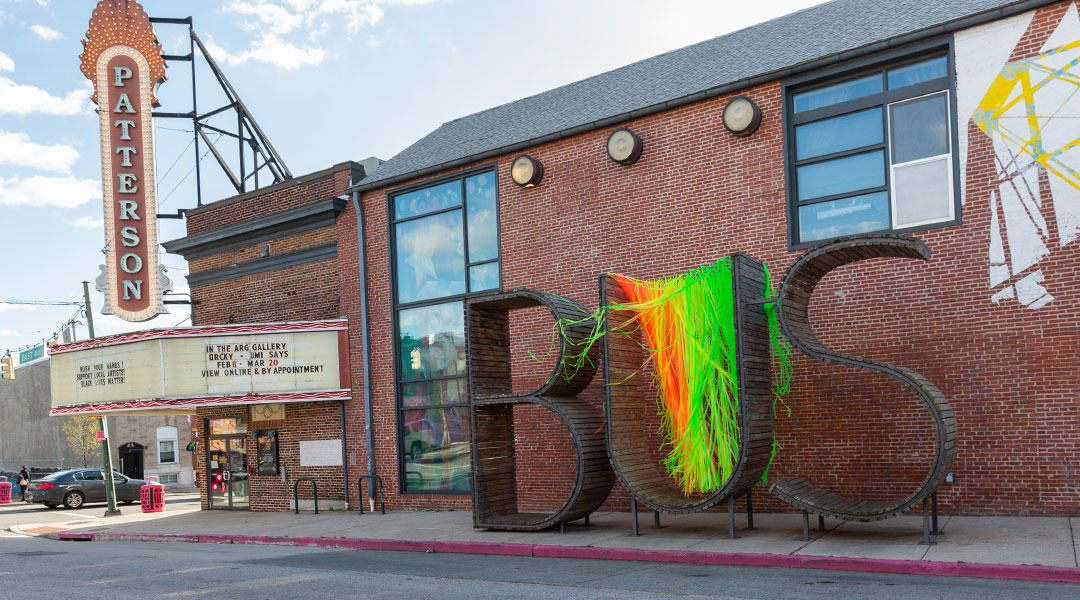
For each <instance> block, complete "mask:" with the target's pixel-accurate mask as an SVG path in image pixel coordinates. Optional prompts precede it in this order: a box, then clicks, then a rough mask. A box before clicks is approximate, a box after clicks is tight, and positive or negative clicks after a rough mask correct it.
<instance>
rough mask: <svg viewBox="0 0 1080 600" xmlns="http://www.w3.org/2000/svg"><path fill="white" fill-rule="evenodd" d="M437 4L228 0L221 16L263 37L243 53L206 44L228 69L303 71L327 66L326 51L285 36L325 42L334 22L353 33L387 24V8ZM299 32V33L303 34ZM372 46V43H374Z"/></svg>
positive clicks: (428, 0)
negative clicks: (247, 65) (254, 64)
mask: <svg viewBox="0 0 1080 600" xmlns="http://www.w3.org/2000/svg"><path fill="white" fill-rule="evenodd" d="M437 1H438V0H229V1H228V2H227V3H226V4H225V5H224V7H223V8H222V11H223V12H225V13H231V14H236V15H241V16H243V18H244V20H243V21H242V22H241V23H240V28H241V29H243V30H245V31H251V32H259V33H258V37H257V38H256V39H255V40H254V41H252V43H251V46H250V47H249V48H248V49H247V50H245V51H241V52H229V51H227V50H225V49H224V48H222V47H221V46H217V45H211V44H207V47H208V48H209V50H210V51H211V53H212V54H213V55H214V56H215V57H219V58H221V60H223V61H224V62H226V63H228V64H233V65H235V64H240V63H244V62H248V61H251V60H254V61H258V62H265V63H268V64H272V65H276V66H277V67H280V68H282V69H298V68H300V67H301V66H304V65H316V64H319V63H320V62H322V60H323V58H324V57H325V56H326V51H325V50H323V49H322V48H320V47H317V46H304V47H299V46H297V45H295V44H293V43H292V42H290V41H288V40H286V39H283V38H282V37H281V36H284V35H287V34H290V33H294V32H296V33H306V36H307V39H308V41H309V42H314V41H316V40H319V39H321V38H322V37H323V36H324V35H325V34H326V33H327V32H328V30H329V28H330V27H331V25H332V24H334V23H344V24H345V27H346V29H347V30H348V32H349V33H350V34H351V33H356V32H357V31H359V30H360V29H361V28H362V27H364V26H369V25H374V24H376V23H378V22H379V21H380V20H382V18H383V15H384V12H383V9H382V6H385V5H390V4H397V5H409V6H418V5H423V4H430V3H432V2H437ZM298 30H299V31H298ZM369 43H370V42H369Z"/></svg>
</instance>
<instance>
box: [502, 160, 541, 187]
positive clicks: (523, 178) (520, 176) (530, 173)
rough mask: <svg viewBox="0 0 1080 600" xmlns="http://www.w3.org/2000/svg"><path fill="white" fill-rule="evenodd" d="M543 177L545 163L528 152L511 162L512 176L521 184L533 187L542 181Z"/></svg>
mask: <svg viewBox="0 0 1080 600" xmlns="http://www.w3.org/2000/svg"><path fill="white" fill-rule="evenodd" d="M543 177H544V165H542V164H540V161H538V160H536V159H535V158H533V157H531V156H529V155H528V154H522V155H520V156H518V157H517V158H515V159H514V162H513V163H511V164H510V178H511V179H513V180H514V183H516V184H518V185H520V186H524V187H533V186H534V185H536V184H538V183H540V180H541V179H543Z"/></svg>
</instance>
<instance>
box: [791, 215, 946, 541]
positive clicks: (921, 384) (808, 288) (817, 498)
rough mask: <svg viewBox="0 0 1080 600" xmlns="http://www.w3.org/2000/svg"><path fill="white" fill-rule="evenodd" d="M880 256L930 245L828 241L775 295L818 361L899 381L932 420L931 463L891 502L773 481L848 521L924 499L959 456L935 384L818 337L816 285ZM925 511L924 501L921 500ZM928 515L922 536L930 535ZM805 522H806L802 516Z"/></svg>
mask: <svg viewBox="0 0 1080 600" xmlns="http://www.w3.org/2000/svg"><path fill="white" fill-rule="evenodd" d="M879 257H896V258H917V259H921V260H928V259H929V258H930V250H929V249H928V248H927V247H926V246H925V245H924V244H923V243H922V242H920V241H919V240H917V239H914V238H905V237H898V236H887V235H870V236H860V237H856V238H848V239H845V240H840V241H835V242H830V243H827V244H824V245H821V246H818V247H817V248H814V249H812V250H810V251H809V252H807V253H806V254H804V255H803V256H802V257H800V258H799V259H798V260H797V261H795V264H793V265H792V266H791V268H790V269H788V272H787V273H786V274H785V275H784V279H783V282H782V283H781V284H780V290H779V293H778V295H777V305H778V309H779V310H778V312H779V318H780V327H781V329H782V330H783V332H784V335H786V336H787V338H788V340H789V341H790V342H791V344H792V345H793V346H795V347H796V348H798V349H799V350H800V351H801V352H803V353H804V354H807V355H809V356H812V357H814V358H817V359H819V360H824V361H829V362H834V363H839V364H842V365H847V366H851V367H858V368H860V369H870V370H872V371H878V372H881V373H884V374H886V375H888V376H890V377H893V378H895V379H898V380H900V381H901V382H903V383H904V384H905V385H907V386H908V387H909V388H910V389H911V391H913V392H915V394H916V395H918V396H919V398H921V399H922V401H923V402H924V403H925V405H926V408H927V410H929V411H930V414H931V416H932V417H933V419H934V429H935V431H934V432H935V438H936V449H937V451H936V457H935V460H934V464H933V467H932V468H931V469H930V472H929V473H928V474H927V476H926V478H925V479H924V480H923V482H922V484H921V485H919V487H918V488H917V489H915V490H914V491H912V492H911V493H910V494H908V495H907V496H905V497H903V498H898V499H895V500H891V501H887V502H861V501H859V500H855V499H850V498H844V497H842V496H839V495H837V494H834V493H832V492H829V491H826V490H823V489H821V488H818V487H815V486H814V485H812V484H810V483H807V482H806V481H803V480H802V479H801V478H798V477H794V478H791V479H786V480H783V481H779V482H777V483H775V484H773V486H772V488H771V491H772V492H773V493H774V494H776V495H777V496H779V497H780V498H781V499H782V500H784V501H786V502H788V503H790V504H792V505H794V506H796V507H798V508H800V509H802V510H803V511H804V518H805V513H816V514H818V515H824V516H829V517H834V518H837V519H843V520H848V521H876V520H881V519H887V518H889V517H894V516H897V515H899V514H902V513H903V512H905V511H907V510H908V509H910V508H912V507H914V506H915V505H916V504H918V503H919V502H920V501H925V500H926V499H927V498H928V497H929V496H930V495H932V494H934V493H935V492H936V491H937V488H938V486H939V485H941V483H942V481H944V479H945V476H946V475H947V474H948V473H949V471H950V470H951V469H952V466H953V461H954V460H955V459H956V449H957V432H956V417H955V416H954V415H953V411H952V409H951V408H950V407H949V402H948V400H946V399H945V396H944V395H943V394H942V393H941V390H939V389H938V387H937V386H936V385H934V384H933V383H931V382H930V381H929V380H927V379H926V378H925V377H923V376H922V375H920V374H918V373H916V372H915V371H912V370H911V369H907V368H904V367H898V366H894V365H890V364H888V363H884V362H879V361H874V360H868V359H865V358H859V357H856V356H850V355H847V354H842V353H839V352H835V351H833V350H831V349H829V348H828V347H826V346H825V345H824V344H822V343H821V341H820V340H818V338H817V336H815V335H814V331H813V328H812V327H811V325H810V319H809V316H808V314H809V313H808V308H809V304H810V297H811V295H812V294H813V292H814V287H815V286H816V285H817V284H818V282H819V281H821V279H822V278H823V277H825V275H827V274H828V273H829V272H830V271H832V270H833V269H836V268H837V267H841V266H843V265H846V264H850V263H854V262H858V261H861V260H868V259H871V258H879ZM923 514H924V517H925V515H926V504H925V502H924V504H923ZM925 521H926V519H925V518H924V539H928V534H927V533H926V532H927V530H926V527H925ZM804 523H805V521H804Z"/></svg>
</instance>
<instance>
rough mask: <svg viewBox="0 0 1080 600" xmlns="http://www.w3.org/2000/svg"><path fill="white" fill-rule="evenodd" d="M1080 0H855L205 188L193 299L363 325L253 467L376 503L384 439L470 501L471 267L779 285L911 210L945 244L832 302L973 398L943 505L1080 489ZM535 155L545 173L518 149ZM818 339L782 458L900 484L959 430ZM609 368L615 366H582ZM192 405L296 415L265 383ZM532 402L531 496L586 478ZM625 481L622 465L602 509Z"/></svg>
mask: <svg viewBox="0 0 1080 600" xmlns="http://www.w3.org/2000/svg"><path fill="white" fill-rule="evenodd" d="M1077 12H1078V7H1077V3H1076V2H1075V1H1074V0H1068V1H1063V2H1062V1H1057V2H1052V1H1051V2H1048V1H1032V0H1024V1H1015V0H989V1H988V0H979V1H975V0H960V1H955V2H948V3H937V4H927V3H925V2H918V1H915V0H890V1H887V2H877V1H873V2H872V1H869V0H835V1H833V2H830V3H827V4H823V5H820V6H817V7H814V8H810V9H807V10H803V11H800V12H798V13H794V14H792V15H788V16H786V17H782V18H779V19H775V20H772V21H769V22H766V23H762V24H760V25H756V26H754V27H751V28H748V29H745V30H742V31H738V32H735V33H732V34H728V35H725V36H722V37H719V38H715V39H712V40H708V41H705V42H701V43H699V44H696V45H693V46H690V47H687V48H683V49H680V50H676V51H673V52H669V53H667V54H663V55H660V56H657V57H654V58H650V59H647V60H644V61H641V62H638V63H634V64H632V65H628V66H626V67H623V68H620V69H616V70H614V71H611V72H608V73H604V74H601V75H597V76H595V77H592V78H589V79H586V80H583V81H579V82H576V83H572V84H569V85H567V86H563V87H561V88H557V89H554V90H550V91H548V92H544V93H541V94H537V95H535V96H531V97H529V98H525V99H523V100H520V101H517V102H512V103H510V104H506V105H503V106H499V107H496V108H493V109H490V110H487V111H483V112H480V113H477V114H474V115H470V116H466V117H463V118H461V119H457V120H455V121H451V122H449V123H446V124H444V125H443V126H441V127H440V128H438V129H437V130H436V131H434V132H432V133H431V134H429V135H428V136H426V137H424V138H423V139H421V140H419V141H417V142H416V143H414V144H413V145H411V146H410V147H408V148H407V149H405V150H404V151H402V152H401V153H400V154H398V155H397V156H395V157H393V158H391V159H390V160H389V161H387V162H386V163H385V164H382V165H380V166H378V167H377V168H374V169H364V168H360V166H359V165H356V164H354V163H345V164H342V165H338V166H335V167H333V168H331V169H328V170H326V171H321V172H319V173H315V174H312V175H309V176H305V177H300V178H297V179H294V180H291V181H288V182H285V183H283V184H278V185H275V186H272V187H271V188H267V189H264V190H259V191H257V192H252V193H249V194H244V195H241V196H237V197H235V198H230V199H226V200H222V201H220V202H216V203H213V204H209V205H206V206H204V207H201V208H199V209H196V210H193V211H190V212H189V213H188V215H187V217H188V236H187V237H185V238H183V239H181V240H175V241H173V242H170V243H167V244H166V247H167V249H168V250H169V251H170V252H177V253H180V254H182V255H184V256H185V257H186V258H188V260H189V261H190V265H191V269H190V271H191V275H190V277H189V283H190V285H191V289H192V292H191V293H192V298H193V299H194V301H195V309H194V315H195V316H194V322H195V324H196V325H199V326H203V325H213V324H225V323H265V322H275V321H318V320H325V319H335V318H338V317H344V318H345V319H347V323H348V344H347V347H348V352H349V365H350V369H351V373H350V374H351V394H350V397H349V398H348V399H345V400H342V401H340V402H296V403H288V404H284V405H283V407H284V412H283V413H277V414H276V415H275V416H274V419H275V420H273V421H271V422H270V423H272V425H273V427H274V428H275V429H276V431H277V432H278V440H279V448H280V453H281V464H282V466H283V467H284V468H283V469H282V471H281V474H280V476H279V475H273V476H267V477H264V478H258V477H255V476H252V479H251V484H250V485H251V487H250V490H249V492H250V507H251V508H252V509H263V510H282V509H285V508H286V507H287V506H288V502H289V499H290V498H291V493H292V486H293V484H294V483H295V480H296V477H314V478H315V479H316V480H317V481H318V484H319V490H320V500H321V499H322V498H324V497H325V498H326V499H327V500H333V501H337V502H342V501H344V500H345V499H346V495H348V496H349V500H350V504H351V506H353V507H355V506H356V503H357V501H358V498H357V496H356V494H355V492H356V489H357V488H356V481H357V478H358V477H360V476H361V475H364V474H366V473H368V472H369V471H370V470H371V466H372V465H374V470H375V472H377V473H378V474H379V475H380V476H381V477H382V478H383V480H384V481H385V483H386V496H387V506H388V507H389V508H393V509H469V508H471V507H472V503H471V495H470V490H471V485H472V482H471V473H470V464H469V458H468V447H469V412H468V411H469V408H468V401H467V394H466V390H465V376H466V374H467V364H466V361H465V347H464V340H465V335H464V324H463V317H462V312H463V302H464V299H466V298H468V297H470V296H474V295H478V294H484V293H489V292H491V291H493V290H511V289H514V288H518V287H528V288H533V289H537V290H542V291H546V292H552V293H556V294H560V295H564V296H568V297H570V298H573V299H575V300H577V301H579V302H581V303H582V304H584V305H585V306H587V307H589V308H590V309H592V308H595V307H596V306H597V305H598V302H599V300H598V295H597V278H598V276H599V275H601V274H604V273H609V272H617V273H623V274H626V275H629V276H633V277H639V278H657V277H663V276H669V275H673V274H677V273H681V272H685V271H688V270H690V269H694V268H696V267H698V266H701V265H704V264H707V263H711V262H713V261H716V260H718V259H720V258H723V257H725V256H728V255H730V254H732V253H733V252H736V251H742V252H746V253H748V254H750V255H752V256H754V257H756V258H757V259H759V260H761V261H764V263H765V264H766V265H767V267H768V270H769V271H770V272H771V273H772V274H773V275H772V276H773V285H774V286H775V283H776V281H777V280H778V278H779V277H780V276H781V274H783V273H784V271H785V270H786V269H787V268H788V267H789V266H790V265H791V264H792V262H793V261H794V260H795V259H796V258H797V257H798V256H800V255H801V254H802V252H803V251H804V250H805V249H806V248H809V247H813V246H815V245H816V244H819V243H821V242H824V241H829V240H833V239H837V238H843V237H845V236H850V235H857V234H862V233H870V232H888V233H899V234H905V235H912V236H915V237H917V238H919V239H920V240H922V241H923V242H925V243H926V245H927V246H929V247H930V248H931V250H932V251H933V257H932V259H931V260H929V261H927V262H925V263H917V264H916V263H915V262H912V261H904V260H901V259H880V260H876V261H870V262H864V263H859V264H856V265H850V266H846V267H843V268H841V269H839V270H837V271H836V272H834V273H833V274H831V275H829V276H828V277H827V278H826V279H825V280H824V281H823V283H822V284H821V285H820V286H819V287H818V291H817V292H816V294H815V295H814V298H813V302H812V304H811V312H812V315H813V322H814V324H815V326H816V328H817V329H816V331H817V334H818V336H819V337H820V338H821V340H822V341H823V342H825V343H826V344H827V345H829V346H830V347H832V348H834V349H837V350H840V351H843V352H846V353H849V354H852V355H855V356H859V357H864V358H867V359H875V360H881V361H887V362H890V363H893V364H897V365H902V366H905V367H908V368H911V369H914V370H916V371H918V372H919V373H921V374H923V375H924V376H926V377H927V378H928V379H930V380H932V381H933V382H934V383H936V384H937V386H938V387H940V388H941V390H942V391H943V392H944V393H945V395H946V396H947V397H948V399H949V401H950V403H951V405H952V408H953V410H954V411H955V414H956V418H957V422H958V427H959V440H960V441H959V456H958V459H957V462H956V463H955V466H954V469H953V474H952V477H950V478H949V483H947V484H945V485H944V486H943V487H942V488H941V489H940V492H939V493H940V499H941V503H942V509H943V510H944V511H945V512H947V513H949V514H1072V513H1076V512H1077V511H1078V510H1080V467H1078V463H1077V460H1078V459H1077V458H1076V457H1077V456H1078V455H1080V452H1078V451H1080V402H1078V400H1080V399H1078V397H1077V396H1078V393H1080V391H1078V390H1080V372H1078V371H1077V370H1076V369H1075V364H1076V361H1075V358H1074V357H1073V353H1074V351H1075V348H1077V347H1078V346H1080V328H1078V327H1077V325H1076V324H1075V319H1074V318H1073V317H1072V315H1074V314H1076V312H1077V308H1078V307H1077V303H1078V302H1080V300H1078V295H1077V293H1076V292H1077V291H1078V290H1080V287H1078V286H1080V280H1078V279H1080V269H1078V267H1077V265H1080V243H1077V238H1078V237H1080V178H1078V177H1077V172H1078V171H1080V147H1078V146H1077V145H1076V143H1075V137H1076V136H1075V127H1072V126H1071V125H1070V124H1069V123H1070V122H1071V121H1073V120H1075V119H1076V118H1077V117H1080V100H1076V99H1075V98H1074V93H1075V91H1076V87H1077V79H1076V77H1077V75H1076V72H1077V69H1078V68H1080V67H1077V66H1076V65H1077V63H1078V61H1080V18H1078V14H1077ZM725 109H728V111H727V114H726V115H725ZM725 117H726V118H725ZM620 128H627V129H629V130H631V131H632V132H633V134H634V135H633V136H626V135H625V134H624V136H623V138H622V139H623V141H624V142H625V143H628V144H631V146H633V144H634V140H635V139H636V140H638V141H639V142H640V143H641V144H642V146H643V151H641V152H640V156H638V157H637V158H636V160H630V159H626V160H623V161H622V162H617V161H616V160H613V158H612V157H610V156H609V154H608V148H609V139H610V138H611V136H612V135H613V133H615V132H616V130H618V129H620ZM615 145H617V144H615ZM613 151H616V152H617V151H619V148H614V149H613ZM521 155H527V156H528V157H529V159H530V160H526V163H531V165H530V164H526V165H525V166H526V167H529V166H531V168H532V173H530V172H529V169H528V168H525V169H524V170H522V171H520V172H519V175H520V176H521V181H522V182H525V183H527V184H528V185H519V184H517V183H515V181H514V179H513V177H512V165H513V164H514V162H515V160H516V159H518V158H519V157H520V156H521ZM617 157H618V158H626V157H625V155H619V156H617ZM541 165H542V171H541V168H540V166H541ZM530 174H531V175H533V177H532V178H531V179H530ZM539 174H542V176H539V177H537V175H539ZM358 208H359V209H361V213H359V214H358V211H357V209H358ZM551 325H552V323H551V320H550V318H549V317H547V316H546V315H544V314H543V313H542V312H540V311H538V310H533V309H529V310H527V311H521V312H519V313H515V316H514V318H513V321H512V332H513V336H512V339H513V342H512V344H511V345H512V346H513V350H514V356H515V362H514V364H513V368H514V377H515V379H514V385H515V389H518V388H520V389H522V390H524V389H527V388H528V387H529V384H530V383H532V384H535V383H536V381H537V380H538V379H539V378H542V377H543V374H544V373H550V372H551V365H550V364H548V363H550V354H549V353H547V349H548V348H549V344H550V340H551ZM530 351H531V352H532V355H531V356H530V354H529V352H530ZM545 361H548V362H547V363H545ZM793 366H794V373H795V380H794V385H793V389H792V392H791V393H790V395H789V396H788V397H787V399H786V404H787V407H786V408H787V409H790V412H789V411H788V410H786V409H785V408H784V407H779V408H778V410H777V412H776V417H777V418H776V435H777V439H778V442H779V445H780V451H779V454H778V456H777V457H776V460H775V462H774V463H773V465H772V467H771V470H770V474H769V479H770V482H771V481H773V480H776V479H779V478H783V477H787V476H792V475H799V476H801V477H803V478H805V479H807V480H808V481H813V482H814V483H815V484H816V485H818V486H821V487H824V488H827V489H830V490H834V491H836V492H837V493H840V494H846V495H850V496H858V497H860V498H865V499H868V500H876V499H883V498H891V497H898V496H899V497H902V496H904V495H905V494H907V493H908V492H909V491H910V490H911V489H913V488H914V487H915V486H916V485H918V483H919V482H920V481H922V479H923V478H924V476H925V474H926V472H927V469H928V468H929V465H930V463H931V461H932V460H933V458H932V457H933V444H932V443H931V442H932V439H933V428H932V423H931V421H930V419H929V417H928V416H927V414H926V412H925V411H924V410H923V408H922V406H921V405H920V404H919V402H918V400H917V399H916V398H915V397H914V396H913V395H912V394H911V393H910V392H909V391H907V390H906V388H904V387H903V386H902V385H900V384H899V383H897V382H895V381H893V380H891V379H888V378H886V377H884V376H881V375H878V374H874V373H870V372H866V371H860V370H854V369H850V368H844V367H839V366H835V365H829V364H825V363H820V362H816V361H813V360H811V359H809V358H807V357H804V356H800V355H796V356H794V357H793ZM366 373H370V377H367V378H365V374H366ZM365 379H366V380H365ZM601 393H602V389H601V385H600V383H599V382H598V381H597V382H594V383H593V384H592V385H591V386H590V387H589V388H588V389H587V390H586V391H585V392H584V393H583V394H582V396H583V397H585V398H588V399H591V400H592V401H594V402H597V403H598V402H599V401H600V397H601ZM369 413H370V415H371V418H370V419H369V418H368V416H367V415H368V414H369ZM197 415H198V417H199V419H201V420H203V421H204V422H207V423H208V425H207V427H210V425H209V423H210V421H208V420H211V419H224V418H227V417H228V418H234V419H239V421H236V422H234V424H235V423H240V424H242V425H243V426H244V427H245V428H246V429H244V430H243V431H249V430H250V429H253V428H257V429H265V428H266V427H269V425H264V426H259V427H257V426H256V423H255V419H256V418H257V415H255V414H254V412H253V411H252V409H251V408H250V407H249V406H246V405H241V406H229V407H220V408H200V409H198V411H197ZM514 418H515V422H516V424H517V428H516V431H517V435H516V440H515V443H516V447H517V457H518V482H517V486H518V490H517V491H518V496H519V501H520V502H521V504H522V506H523V508H524V507H535V508H537V509H541V508H551V507H553V506H556V505H558V504H559V503H561V502H562V499H563V498H564V497H565V494H566V492H567V491H568V489H569V485H570V482H571V480H572V477H570V476H569V474H568V473H566V470H567V468H568V465H570V464H572V463H571V462H570V459H571V457H572V456H573V454H572V452H573V451H572V449H571V447H570V444H568V443H567V442H568V440H567V437H566V436H567V433H566V430H565V428H563V426H562V425H561V424H560V423H559V421H558V420H557V419H556V418H554V417H553V416H552V415H550V414H548V413H545V412H544V410H543V409H540V408H537V407H528V408H520V407H519V408H516V409H515V413H514ZM242 438H243V439H244V440H245V441H244V442H243V443H244V444H246V452H247V453H249V454H253V453H254V452H255V445H256V440H255V439H254V436H252V435H248V434H246V433H245V434H243V435H242ZM319 440H323V441H335V440H336V441H337V443H338V444H339V445H340V447H341V460H340V461H339V462H338V463H337V465H329V466H304V465H303V464H302V463H303V462H304V461H303V460H300V458H299V455H300V453H301V450H300V448H301V446H299V444H300V443H301V442H309V441H319ZM205 459H206V453H205V448H203V447H202V446H200V450H199V460H200V461H205ZM201 464H204V465H205V462H201ZM342 464H344V468H343V466H342ZM324 490H325V492H324ZM203 491H204V498H205V494H206V488H205V487H204V488H203ZM308 497H310V496H308ZM758 498H761V499H762V500H759V501H760V502H762V503H763V504H764V505H765V507H766V508H768V509H776V510H782V509H785V508H788V507H787V505H785V504H783V503H781V502H779V501H778V500H775V499H770V497H769V494H768V492H767V491H766V489H761V493H760V494H759V495H756V496H755V499H758ZM628 499H629V497H628V495H627V494H626V492H624V491H623V490H621V489H620V488H619V486H618V485H616V488H615V489H614V490H613V491H612V494H611V496H610V497H609V499H608V503H607V507H608V508H611V509H615V510H625V509H627V508H628V506H629V503H628Z"/></svg>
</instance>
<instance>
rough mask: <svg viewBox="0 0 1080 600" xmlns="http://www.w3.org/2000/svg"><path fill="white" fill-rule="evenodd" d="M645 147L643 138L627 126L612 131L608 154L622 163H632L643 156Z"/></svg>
mask: <svg viewBox="0 0 1080 600" xmlns="http://www.w3.org/2000/svg"><path fill="white" fill-rule="evenodd" d="M644 148H645V145H644V144H643V143H642V141H641V138H640V137H638V134H636V133H634V132H633V131H631V130H630V129H628V128H626V127H620V128H618V129H616V130H615V131H612V132H611V135H610V136H608V139H607V155H608V157H609V158H611V160H613V161H615V162H617V163H619V164H620V165H632V164H634V163H635V162H637V159H638V158H640V157H641V151H642V149H644Z"/></svg>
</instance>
